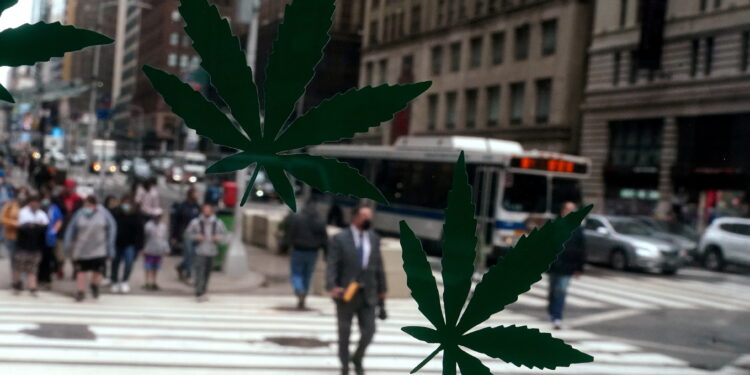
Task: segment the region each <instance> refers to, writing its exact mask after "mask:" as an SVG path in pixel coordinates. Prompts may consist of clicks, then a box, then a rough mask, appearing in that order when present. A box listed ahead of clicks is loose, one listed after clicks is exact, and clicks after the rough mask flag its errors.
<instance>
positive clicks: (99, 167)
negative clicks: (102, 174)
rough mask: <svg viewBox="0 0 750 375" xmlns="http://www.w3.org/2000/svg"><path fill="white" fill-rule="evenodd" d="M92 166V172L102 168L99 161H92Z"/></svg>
mask: <svg viewBox="0 0 750 375" xmlns="http://www.w3.org/2000/svg"><path fill="white" fill-rule="evenodd" d="M92 168H93V169H94V172H99V171H101V170H102V165H101V164H100V163H99V162H96V163H94V165H93V166H92Z"/></svg>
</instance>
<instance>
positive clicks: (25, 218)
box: [18, 206, 49, 226]
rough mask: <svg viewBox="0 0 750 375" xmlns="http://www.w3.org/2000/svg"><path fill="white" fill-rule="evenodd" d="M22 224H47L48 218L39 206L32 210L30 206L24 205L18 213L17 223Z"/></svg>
mask: <svg viewBox="0 0 750 375" xmlns="http://www.w3.org/2000/svg"><path fill="white" fill-rule="evenodd" d="M24 224H38V225H47V224H49V219H48V218H47V213H45V212H44V210H42V209H41V208H40V209H38V210H36V211H34V210H32V209H31V207H29V206H26V207H24V208H22V209H21V211H20V212H19V213H18V225H19V226H20V225H24Z"/></svg>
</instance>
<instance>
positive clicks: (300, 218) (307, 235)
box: [284, 202, 328, 310]
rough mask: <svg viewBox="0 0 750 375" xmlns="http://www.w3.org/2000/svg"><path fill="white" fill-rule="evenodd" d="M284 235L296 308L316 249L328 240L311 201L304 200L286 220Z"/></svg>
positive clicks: (306, 285)
mask: <svg viewBox="0 0 750 375" xmlns="http://www.w3.org/2000/svg"><path fill="white" fill-rule="evenodd" d="M284 236H285V237H286V239H285V242H286V243H287V244H288V245H289V246H291V249H292V256H291V261H290V263H291V281H292V287H293V288H294V294H295V295H296V296H297V309H299V310H304V309H305V298H306V297H307V292H308V291H309V290H310V279H311V278H312V274H313V271H315V263H316V262H317V260H318V251H319V250H320V249H321V248H325V246H326V245H327V243H328V233H326V223H325V222H324V221H323V219H322V218H321V217H320V215H319V214H318V212H317V211H316V210H315V206H314V204H313V203H312V202H308V203H307V204H306V205H305V207H304V208H303V209H302V211H300V212H298V213H296V214H294V215H292V216H291V217H290V218H289V219H288V222H287V225H286V230H285V231H284Z"/></svg>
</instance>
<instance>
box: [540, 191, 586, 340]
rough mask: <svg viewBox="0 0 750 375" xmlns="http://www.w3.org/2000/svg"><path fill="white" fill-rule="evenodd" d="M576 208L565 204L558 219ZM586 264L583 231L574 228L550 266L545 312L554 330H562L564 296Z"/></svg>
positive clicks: (574, 205)
mask: <svg viewBox="0 0 750 375" xmlns="http://www.w3.org/2000/svg"><path fill="white" fill-rule="evenodd" d="M577 208H578V207H577V206H576V204H575V203H573V202H565V203H563V204H562V207H561V209H560V217H565V216H567V215H568V214H570V213H571V212H573V211H575V210H576V209H577ZM585 263H586V246H585V239H584V236H583V229H582V228H581V227H578V228H576V229H575V230H574V231H573V233H572V234H571V237H570V239H569V240H568V241H567V242H566V243H565V245H564V246H563V251H562V252H561V253H560V254H559V255H558V256H557V259H556V260H555V261H554V262H553V263H552V265H550V268H549V271H548V272H547V273H548V274H549V291H548V294H547V297H548V298H547V302H548V303H547V312H548V313H549V316H550V320H551V321H552V325H553V327H554V328H555V329H561V328H562V319H563V310H564V308H565V295H566V294H567V292H568V286H569V285H570V279H571V278H572V277H576V278H578V277H579V276H580V275H581V274H582V273H583V266H584V264H585Z"/></svg>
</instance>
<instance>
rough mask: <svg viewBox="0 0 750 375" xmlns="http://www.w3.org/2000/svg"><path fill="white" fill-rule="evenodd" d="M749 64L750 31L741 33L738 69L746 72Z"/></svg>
mask: <svg viewBox="0 0 750 375" xmlns="http://www.w3.org/2000/svg"><path fill="white" fill-rule="evenodd" d="M748 65H750V31H745V32H744V33H742V52H741V53H740V71H743V72H746V71H747V69H748Z"/></svg>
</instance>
